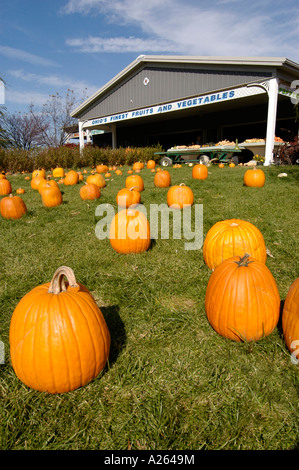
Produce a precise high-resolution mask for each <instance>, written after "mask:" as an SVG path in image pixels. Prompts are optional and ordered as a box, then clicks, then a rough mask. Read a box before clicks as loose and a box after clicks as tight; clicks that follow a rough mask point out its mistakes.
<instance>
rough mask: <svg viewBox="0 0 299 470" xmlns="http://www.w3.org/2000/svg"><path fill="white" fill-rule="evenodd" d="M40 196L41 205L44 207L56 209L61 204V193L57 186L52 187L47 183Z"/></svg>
mask: <svg viewBox="0 0 299 470" xmlns="http://www.w3.org/2000/svg"><path fill="white" fill-rule="evenodd" d="M40 195H41V197H42V203H43V205H44V206H45V207H56V206H59V205H60V204H62V202H63V200H62V193H61V191H60V189H59V186H58V184H56V185H53V184H49V182H47V183H46V185H45V186H43V188H42V190H41V192H40Z"/></svg>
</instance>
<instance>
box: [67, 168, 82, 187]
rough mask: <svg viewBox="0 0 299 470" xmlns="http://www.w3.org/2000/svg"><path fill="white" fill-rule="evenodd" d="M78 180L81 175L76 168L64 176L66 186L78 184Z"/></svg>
mask: <svg viewBox="0 0 299 470" xmlns="http://www.w3.org/2000/svg"><path fill="white" fill-rule="evenodd" d="M78 181H79V175H78V173H77V172H76V171H75V170H70V171H68V172H67V174H66V175H65V178H64V184H65V186H73V185H74V184H77V183H78Z"/></svg>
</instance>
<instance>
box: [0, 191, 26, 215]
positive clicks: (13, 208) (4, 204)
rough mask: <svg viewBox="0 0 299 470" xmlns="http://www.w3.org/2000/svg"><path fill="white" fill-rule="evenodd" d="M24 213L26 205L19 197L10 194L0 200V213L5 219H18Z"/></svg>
mask: <svg viewBox="0 0 299 470" xmlns="http://www.w3.org/2000/svg"><path fill="white" fill-rule="evenodd" d="M26 212H27V207H26V204H25V202H24V201H23V199H22V198H21V197H20V196H13V195H12V194H10V195H9V196H6V197H3V198H2V199H1V202H0V213H1V215H2V217H4V218H5V219H20V218H21V217H23V215H24V214H26Z"/></svg>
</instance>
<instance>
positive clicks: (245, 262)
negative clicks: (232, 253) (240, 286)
mask: <svg viewBox="0 0 299 470" xmlns="http://www.w3.org/2000/svg"><path fill="white" fill-rule="evenodd" d="M249 257H250V255H249V254H248V253H245V255H244V256H243V258H242V257H241V256H239V258H240V261H235V263H237V265H238V268H239V267H240V266H245V267H247V266H248V265H249V263H253V261H248V258H249Z"/></svg>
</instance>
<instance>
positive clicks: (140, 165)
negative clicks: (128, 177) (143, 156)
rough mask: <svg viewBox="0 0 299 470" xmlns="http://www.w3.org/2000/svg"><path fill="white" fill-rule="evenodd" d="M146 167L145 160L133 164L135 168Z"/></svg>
mask: <svg viewBox="0 0 299 470" xmlns="http://www.w3.org/2000/svg"><path fill="white" fill-rule="evenodd" d="M143 168H144V163H143V162H135V163H134V164H133V170H134V171H135V170H142V169H143Z"/></svg>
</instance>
